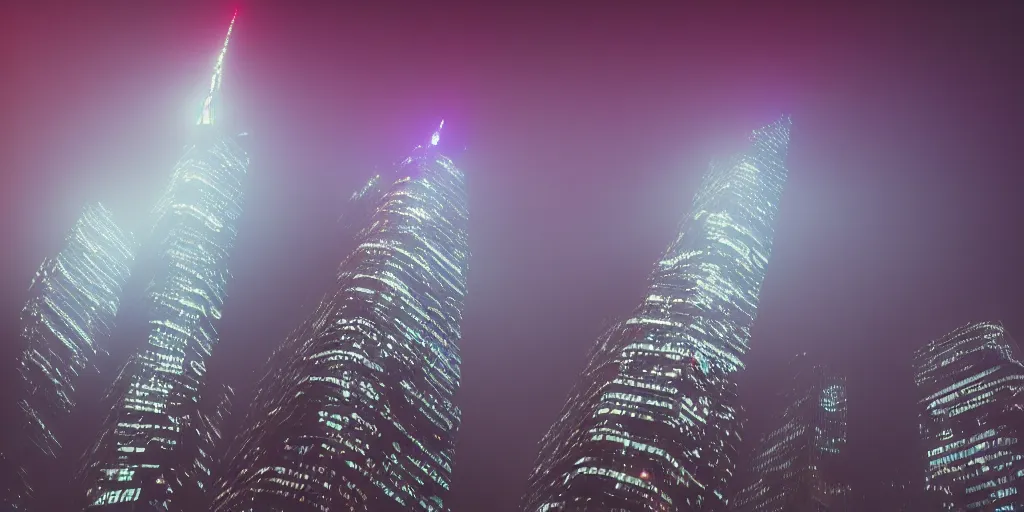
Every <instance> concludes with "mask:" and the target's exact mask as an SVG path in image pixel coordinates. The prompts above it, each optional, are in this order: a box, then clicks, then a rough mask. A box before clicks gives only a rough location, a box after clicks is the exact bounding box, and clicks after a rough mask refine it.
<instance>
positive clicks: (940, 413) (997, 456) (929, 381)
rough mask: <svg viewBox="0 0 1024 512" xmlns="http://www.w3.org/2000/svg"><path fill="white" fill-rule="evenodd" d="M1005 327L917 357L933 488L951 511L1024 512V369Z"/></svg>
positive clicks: (976, 330) (976, 332)
mask: <svg viewBox="0 0 1024 512" xmlns="http://www.w3.org/2000/svg"><path fill="white" fill-rule="evenodd" d="M1021 361H1022V360H1021V353H1020V348H1019V347H1018V346H1017V344H1016V343H1015V342H1014V341H1013V340H1012V339H1011V338H1010V336H1009V334H1007V333H1006V329H1005V328H1004V327H1003V326H1002V325H1001V324H998V323H992V322H980V323H974V324H968V325H965V326H963V327H960V328H958V329H956V330H954V331H953V332H951V333H949V334H947V335H945V336H943V337H941V338H939V339H937V340H934V341H932V342H930V343H928V344H927V345H925V346H924V347H922V348H920V349H919V350H918V351H917V353H916V354H915V356H914V369H915V374H916V375H915V377H916V381H917V389H918V395H919V396H920V397H921V400H920V402H919V404H920V405H919V415H920V428H921V438H922V440H923V441H924V449H925V450H926V455H927V469H926V473H925V489H926V491H927V492H928V493H929V494H931V495H938V496H942V497H943V498H942V501H944V502H945V505H944V510H979V511H982V510H983V511H986V512H987V511H997V512H1018V511H1021V510H1024V445H1022V434H1024V432H1022V431H1021V430H1022V429H1024V392H1022V390H1024V364H1022V362H1021Z"/></svg>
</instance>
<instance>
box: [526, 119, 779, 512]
mask: <svg viewBox="0 0 1024 512" xmlns="http://www.w3.org/2000/svg"><path fill="white" fill-rule="evenodd" d="M790 125H791V123H790V120H789V118H788V117H784V118H782V119H780V120H778V121H776V122H774V123H772V124H770V125H767V126H764V127H763V128H760V129H757V130H754V131H753V133H752V134H751V137H750V142H749V146H748V147H747V149H746V150H744V151H741V152H739V153H737V154H735V155H732V156H731V157H729V158H727V159H724V160H720V161H715V162H712V164H711V169H710V170H709V171H708V173H707V174H706V175H705V177H704V181H703V183H702V184H701V187H700V189H699V190H698V192H697V196H696V198H695V199H694V202H693V208H692V210H691V212H690V214H689V215H688V216H687V217H686V218H685V219H684V220H683V222H682V225H681V226H680V230H679V235H678V237H677V238H676V239H675V241H674V242H673V243H672V244H671V245H670V246H669V248H668V250H667V251H666V252H665V255H664V256H663V257H662V259H661V260H660V261H659V262H658V263H657V264H656V265H655V268H654V271H653V272H652V274H651V278H650V283H649V286H648V292H647V296H646V297H645V298H644V300H643V302H642V303H641V304H640V306H639V307H638V308H637V309H636V310H635V311H634V312H633V313H632V314H631V315H630V316H629V317H628V318H627V319H625V320H624V321H621V322H619V323H618V324H616V325H614V326H612V327H611V328H610V329H608V330H607V331H606V332H605V333H604V334H603V335H602V336H601V337H600V338H598V340H597V344H596V345H595V347H594V349H593V351H592V353H591V355H590V357H589V360H588V362H587V365H586V367H585V369H584V370H583V374H582V375H581V376H580V379H579V380H578V381H577V383H576V385H575V387H574V388H573V390H572V391H571V393H570V395H569V398H568V400H567V401H566V404H565V406H564V408H563V409H562V413H561V414H560V416H559V418H558V419H557V420H556V421H555V423H554V425H552V427H551V428H550V430H548V432H547V434H545V436H544V437H543V438H542V439H541V442H540V455H539V456H538V458H537V463H536V466H535V468H534V470H533V472H532V474H531V475H530V480H529V489H528V491H527V494H526V496H525V499H524V508H525V510H528V511H531V512H532V511H547V510H573V511H576V510H587V511H601V510H658V511H660V510H665V511H668V510H712V509H714V508H715V507H719V506H721V505H722V504H723V503H724V501H725V497H724V495H723V493H724V492H725V486H726V483H727V481H728V480H729V478H730V477H731V475H732V472H733V468H734V466H735V451H736V445H737V444H738V441H739V432H738V429H739V419H738V418H737V409H736V407H737V406H736V402H735V394H736V387H735V383H734V381H733V379H732V374H733V373H734V372H736V371H737V370H739V369H740V368H742V367H743V355H744V354H745V353H746V352H747V346H748V342H749V340H750V329H751V326H752V325H753V322H754V317H755V315H756V313H757V304H758V295H759V293H760V289H761V283H762V281H763V280H764V276H765V270H766V268H767V265H768V256H769V254H770V252H771V247H772V237H773V227H772V226H773V224H774V220H775V217H776V213H777V210H778V204H779V198H780V196H781V194H782V188H783V184H784V182H785V180H786V174H787V173H786V167H785V164H784V161H785V157H786V151H787V147H788V144H789V132H790Z"/></svg>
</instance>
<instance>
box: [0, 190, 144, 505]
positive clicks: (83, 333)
mask: <svg viewBox="0 0 1024 512" xmlns="http://www.w3.org/2000/svg"><path fill="white" fill-rule="evenodd" d="M132 244H133V243H132V240H131V236H130V235H129V234H128V233H127V232H125V231H123V230H121V228H119V227H118V226H117V224H115V223H114V220H113V218H112V217H111V214H110V211H109V210H107V209H106V208H105V207H103V205H101V204H94V205H90V206H88V207H87V208H86V209H85V211H84V212H83V213H82V216H81V217H80V218H79V219H78V222H76V223H75V226H74V228H73V229H72V230H71V233H70V235H68V237H67V240H66V244H65V246H64V248H63V249H61V251H60V253H59V254H57V257H55V258H47V259H46V260H45V261H43V264H42V265H41V266H40V267H39V271H38V272H37V273H36V276H35V278H34V279H33V280H32V285H31V287H30V288H29V296H30V298H29V299H28V302H27V303H26V304H25V308H24V309H23V310H22V313H21V324H22V326H21V339H22V343H23V344H24V345H23V351H22V353H21V355H20V356H19V358H18V363H17V365H18V372H19V374H20V375H19V377H20V378H19V379H18V380H19V384H20V386H19V388H20V389H18V391H17V400H18V401H17V411H16V412H15V414H16V416H15V418H13V419H12V420H11V423H12V424H16V426H17V427H18V428H19V430H18V432H17V434H19V435H18V437H17V442H18V444H17V445H16V446H10V447H9V448H8V454H9V456H10V457H11V460H9V461H7V460H5V461H4V466H5V468H4V470H3V471H4V473H7V472H11V473H12V475H10V477H7V476H6V475H5V480H8V481H14V482H17V483H16V485H14V488H13V489H11V491H12V492H10V493H9V494H8V496H6V497H5V498H4V499H5V500H7V501H8V505H9V506H10V507H12V508H14V507H15V506H16V503H19V502H20V503H23V505H24V504H28V503H31V502H32V496H31V494H32V493H31V492H30V490H29V487H28V486H29V485H31V486H33V487H36V488H45V487H46V482H48V481H52V480H53V478H52V475H51V474H50V473H51V472H53V471H54V470H55V469H56V468H55V467H54V466H53V465H54V463H55V460H56V459H57V457H58V456H59V455H60V454H61V452H62V446H61V444H62V440H63V438H64V437H65V436H64V435H63V434H66V433H67V432H68V429H69V425H67V424H66V423H65V422H66V420H67V419H68V416H69V415H70V414H71V410H72V409H73V408H74V407H75V404H76V400H77V396H76V395H77V393H76V391H75V387H76V385H77V384H78V380H79V378H80V376H81V375H83V374H85V373H87V372H95V371H96V364H97V360H96V359H97V357H98V356H99V355H101V354H103V353H104V351H105V349H104V344H105V342H106V341H107V340H108V338H109V337H110V333H111V329H112V328H113V325H114V318H115V316H117V309H118V305H119V304H120V300H121V291H122V288H123V286H124V284H125V282H126V281H127V280H128V276H129V272H130V270H131V266H132V262H133V259H134V255H133V247H132ZM14 509H15V510H18V508H14Z"/></svg>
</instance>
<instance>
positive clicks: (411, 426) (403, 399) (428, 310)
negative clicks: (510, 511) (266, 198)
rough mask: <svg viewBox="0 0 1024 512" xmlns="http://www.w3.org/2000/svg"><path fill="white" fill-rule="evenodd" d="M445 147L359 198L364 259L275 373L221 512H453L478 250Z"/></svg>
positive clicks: (222, 493)
mask: <svg viewBox="0 0 1024 512" xmlns="http://www.w3.org/2000/svg"><path fill="white" fill-rule="evenodd" d="M440 138H441V134H440V130H438V131H437V132H435V133H434V134H433V136H432V137H431V138H430V139H429V142H426V141H425V143H424V145H421V146H418V147H416V149H415V150H414V151H413V153H412V155H411V156H409V157H408V158H406V159H405V160H404V161H403V162H402V163H401V164H400V165H399V166H398V168H397V170H396V171H394V172H393V173H389V175H385V176H377V177H375V178H374V179H373V180H371V181H370V183H369V184H368V186H367V187H364V188H363V189H362V190H360V191H359V192H357V193H356V194H354V195H353V200H354V201H358V202H360V203H364V202H365V204H360V205H359V207H358V208H356V209H357V210H359V211H366V210H369V211H370V212H371V213H370V214H369V215H367V216H365V217H363V216H359V217H357V218H359V219H360V222H362V223H363V224H362V226H361V229H360V230H359V231H358V234H357V235H356V243H357V247H356V248H355V250H354V251H353V252H352V253H350V254H348V255H347V256H345V258H344V259H343V260H342V262H341V265H340V268H339V272H338V276H337V281H336V284H335V286H334V288H333V289H332V291H330V292H329V293H328V294H327V295H326V296H325V297H324V298H323V299H322V300H321V302H320V304H319V305H318V307H317V308H316V310H315V311H314V312H313V313H312V314H311V315H310V316H309V317H308V318H307V320H306V321H305V322H304V323H303V324H301V325H300V326H299V327H298V328H297V329H296V330H295V331H294V332H293V333H292V334H291V335H290V336H289V337H288V338H287V339H286V340H285V342H284V343H283V344H282V345H281V346H280V347H279V348H278V350H277V351H276V352H275V354H274V355H273V356H272V358H271V360H270V362H269V363H268V365H267V373H266V375H265V376H264V377H263V379H262V380H261V382H260V384H259V386H258V390H257V394H256V396H255V398H254V400H253V408H252V410H251V412H250V414H249V417H248V419H247V420H246V421H245V423H244V429H243V432H242V434H241V436H240V437H239V438H238V441H237V443H236V444H235V445H234V446H233V447H232V449H231V450H230V453H231V456H232V458H231V461H230V463H229V465H228V467H227V470H226V472H225V473H224V476H225V478H224V479H223V481H222V482H221V483H220V484H219V485H218V486H217V498H216V500H215V503H214V507H213V510H215V511H220V512H242V511H250V512H256V511H260V512H271V511H279V510H288V511H290V512H307V511H308V512H313V511H316V512H324V511H329V510H350V511H356V510H358V511H365V512H370V511H372V512H389V511H396V512H397V511H410V510H418V511H442V510H448V506H447V502H446V499H447V496H448V492H449V487H450V485H451V475H452V460H453V452H454V447H455V435H456V433H457V431H458V428H459V422H460V417H461V414H460V411H459V408H458V407H456V406H455V404H454V402H453V397H454V394H455V392H456V390H457V389H458V387H459V379H460V364H461V360H460V357H459V345H458V342H459V338H460V336H461V334H460V324H461V320H462V311H463V304H464V297H465V294H466V272H467V269H468V260H469V245H468V240H467V232H466V228H467V222H468V212H467V206H466V190H465V179H464V176H463V173H462V171H461V170H459V169H458V168H457V167H456V166H455V164H454V163H453V162H452V160H451V159H449V158H448V157H446V156H444V155H443V154H441V152H440V151H439V147H440V146H439V144H440ZM385 183H387V184H389V185H382V184H385ZM364 206H371V207H370V208H364Z"/></svg>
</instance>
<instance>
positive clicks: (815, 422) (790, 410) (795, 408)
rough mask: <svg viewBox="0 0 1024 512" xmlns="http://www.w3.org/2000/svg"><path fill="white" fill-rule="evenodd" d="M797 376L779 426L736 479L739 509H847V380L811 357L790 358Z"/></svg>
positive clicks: (810, 511) (734, 505) (752, 511)
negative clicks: (816, 364) (738, 490)
mask: <svg viewBox="0 0 1024 512" xmlns="http://www.w3.org/2000/svg"><path fill="white" fill-rule="evenodd" d="M789 373H790V374H791V375H793V376H794V377H793V380H792V382H791V383H790V385H789V389H787V390H786V393H785V399H786V403H787V404H788V405H787V406H786V409H785V410H784V411H783V412H782V414H781V415H779V418H778V422H777V427H776V428H775V429H774V430H772V431H771V432H770V433H769V434H768V435H766V436H764V437H763V438H762V439H761V441H760V442H759V443H758V446H757V448H756V451H755V452H754V454H753V455H754V456H753V459H752V460H751V461H750V463H746V462H744V463H741V464H739V466H740V467H743V468H746V470H745V471H743V472H741V475H740V476H739V477H738V479H739V480H740V481H741V483H742V485H743V486H742V488H741V490H740V492H739V493H738V494H737V496H736V498H735V500H734V501H732V502H730V510H733V511H736V512H796V511H807V512H845V511H847V510H851V508H850V499H851V489H850V485H849V482H848V481H847V470H846V468H844V467H843V466H844V464H845V460H846V457H847V455H848V454H847V446H846V431H847V428H846V426H847V423H846V411H847V408H846V379H845V378H842V377H839V376H837V375H835V374H833V373H831V372H830V371H829V370H828V369H827V368H825V367H822V366H814V367H812V366H810V365H809V363H808V361H807V357H806V356H805V355H803V354H801V355H799V356H797V358H796V360H794V361H793V363H791V371H790V372H789Z"/></svg>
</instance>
